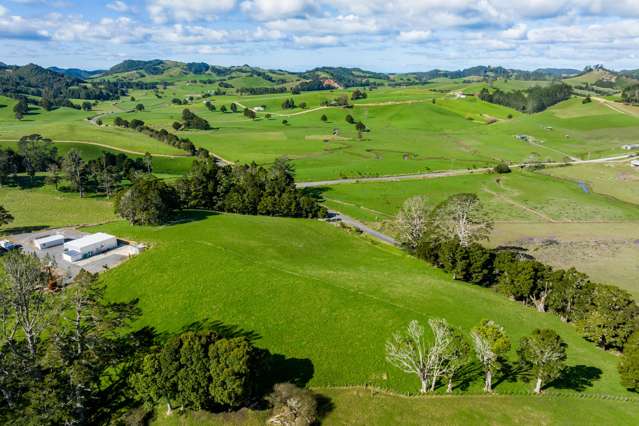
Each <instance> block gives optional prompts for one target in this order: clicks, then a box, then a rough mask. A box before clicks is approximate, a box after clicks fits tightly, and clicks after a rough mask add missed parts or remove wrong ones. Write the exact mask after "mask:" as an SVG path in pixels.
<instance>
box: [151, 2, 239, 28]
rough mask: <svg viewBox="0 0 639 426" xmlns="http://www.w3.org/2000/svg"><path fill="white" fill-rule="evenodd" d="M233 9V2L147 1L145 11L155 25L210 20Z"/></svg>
mask: <svg viewBox="0 0 639 426" xmlns="http://www.w3.org/2000/svg"><path fill="white" fill-rule="evenodd" d="M234 7H235V0H149V1H148V5H147V9H148V11H149V15H150V16H151V19H152V20H153V21H154V22H156V23H166V22H169V21H186V22H191V21H204V20H211V19H213V18H215V17H216V16H217V14H219V13H224V12H228V11H230V10H231V9H233V8H234Z"/></svg>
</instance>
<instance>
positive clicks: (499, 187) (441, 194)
mask: <svg viewBox="0 0 639 426" xmlns="http://www.w3.org/2000/svg"><path fill="white" fill-rule="evenodd" d="M577 167H581V166H574V168H577ZM568 168H569V167H568ZM568 168H567V169H568ZM553 170H555V169H553ZM557 170H559V169H557ZM562 170H563V169H562ZM549 173H554V171H551V172H549ZM460 192H473V193H476V194H477V195H478V196H479V197H480V199H481V200H482V201H483V203H484V204H485V206H486V208H487V209H488V211H489V212H490V213H491V214H492V216H493V217H494V219H495V220H496V221H519V222H521V221H523V222H539V221H543V222H552V221H558V222H559V221H589V222H598V221H635V220H639V209H638V208H637V206H636V205H634V204H630V203H627V202H624V201H620V200H617V199H614V198H612V197H609V196H606V195H602V194H598V193H593V192H584V189H583V188H582V187H580V186H579V185H578V184H577V182H573V181H569V180H563V179H556V178H553V177H550V176H546V175H543V174H540V173H533V172H527V171H518V170H515V171H514V172H513V173H510V174H505V175H499V174H485V173H481V174H472V175H464V176H454V177H441V178H433V179H423V180H405V181H396V182H362V183H352V184H341V185H333V186H330V187H327V188H324V189H322V190H321V193H322V196H323V197H324V198H325V200H326V204H327V205H328V206H329V207H330V208H333V209H335V210H338V211H341V212H343V213H345V214H348V215H351V216H353V217H356V218H358V219H361V220H364V221H368V222H378V221H383V220H387V219H390V218H392V217H394V215H395V214H396V213H397V211H399V209H400V207H401V206H402V204H403V202H404V201H405V200H406V199H408V198H410V197H413V196H418V195H419V196H424V197H426V198H427V199H428V200H429V202H430V203H431V204H432V205H436V204H437V203H439V202H441V201H443V200H444V199H445V198H446V197H448V196H450V195H452V194H455V193H460Z"/></svg>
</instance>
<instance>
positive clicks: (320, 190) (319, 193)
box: [302, 187, 330, 201]
mask: <svg viewBox="0 0 639 426" xmlns="http://www.w3.org/2000/svg"><path fill="white" fill-rule="evenodd" d="M329 190H330V188H327V187H312V188H302V193H303V194H304V195H306V196H308V197H311V198H314V199H316V200H317V201H324V193H325V192H327V191H329Z"/></svg>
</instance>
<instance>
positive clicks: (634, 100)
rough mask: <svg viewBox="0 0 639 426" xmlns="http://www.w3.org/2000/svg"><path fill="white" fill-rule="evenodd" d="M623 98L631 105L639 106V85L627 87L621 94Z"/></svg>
mask: <svg viewBox="0 0 639 426" xmlns="http://www.w3.org/2000/svg"><path fill="white" fill-rule="evenodd" d="M621 98H622V99H623V101H624V102H626V103H629V104H639V84H635V85H633V86H629V87H626V88H625V89H623V92H622V93H621Z"/></svg>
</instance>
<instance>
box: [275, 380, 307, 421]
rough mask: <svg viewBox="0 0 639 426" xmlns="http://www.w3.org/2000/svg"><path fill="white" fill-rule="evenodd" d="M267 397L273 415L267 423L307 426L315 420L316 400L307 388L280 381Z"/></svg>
mask: <svg viewBox="0 0 639 426" xmlns="http://www.w3.org/2000/svg"><path fill="white" fill-rule="evenodd" d="M267 399H268V401H269V402H270V403H271V405H272V406H273V415H272V416H271V417H270V418H269V419H268V420H267V424H272V425H294V426H308V425H311V424H313V423H314V422H315V421H316V420H317V401H316V400H315V396H314V395H313V392H311V391H310V390H308V389H302V388H298V387H297V386H295V385H294V384H291V383H280V384H277V385H275V387H274V388H273V393H272V394H271V395H270V396H269V397H268V398H267Z"/></svg>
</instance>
